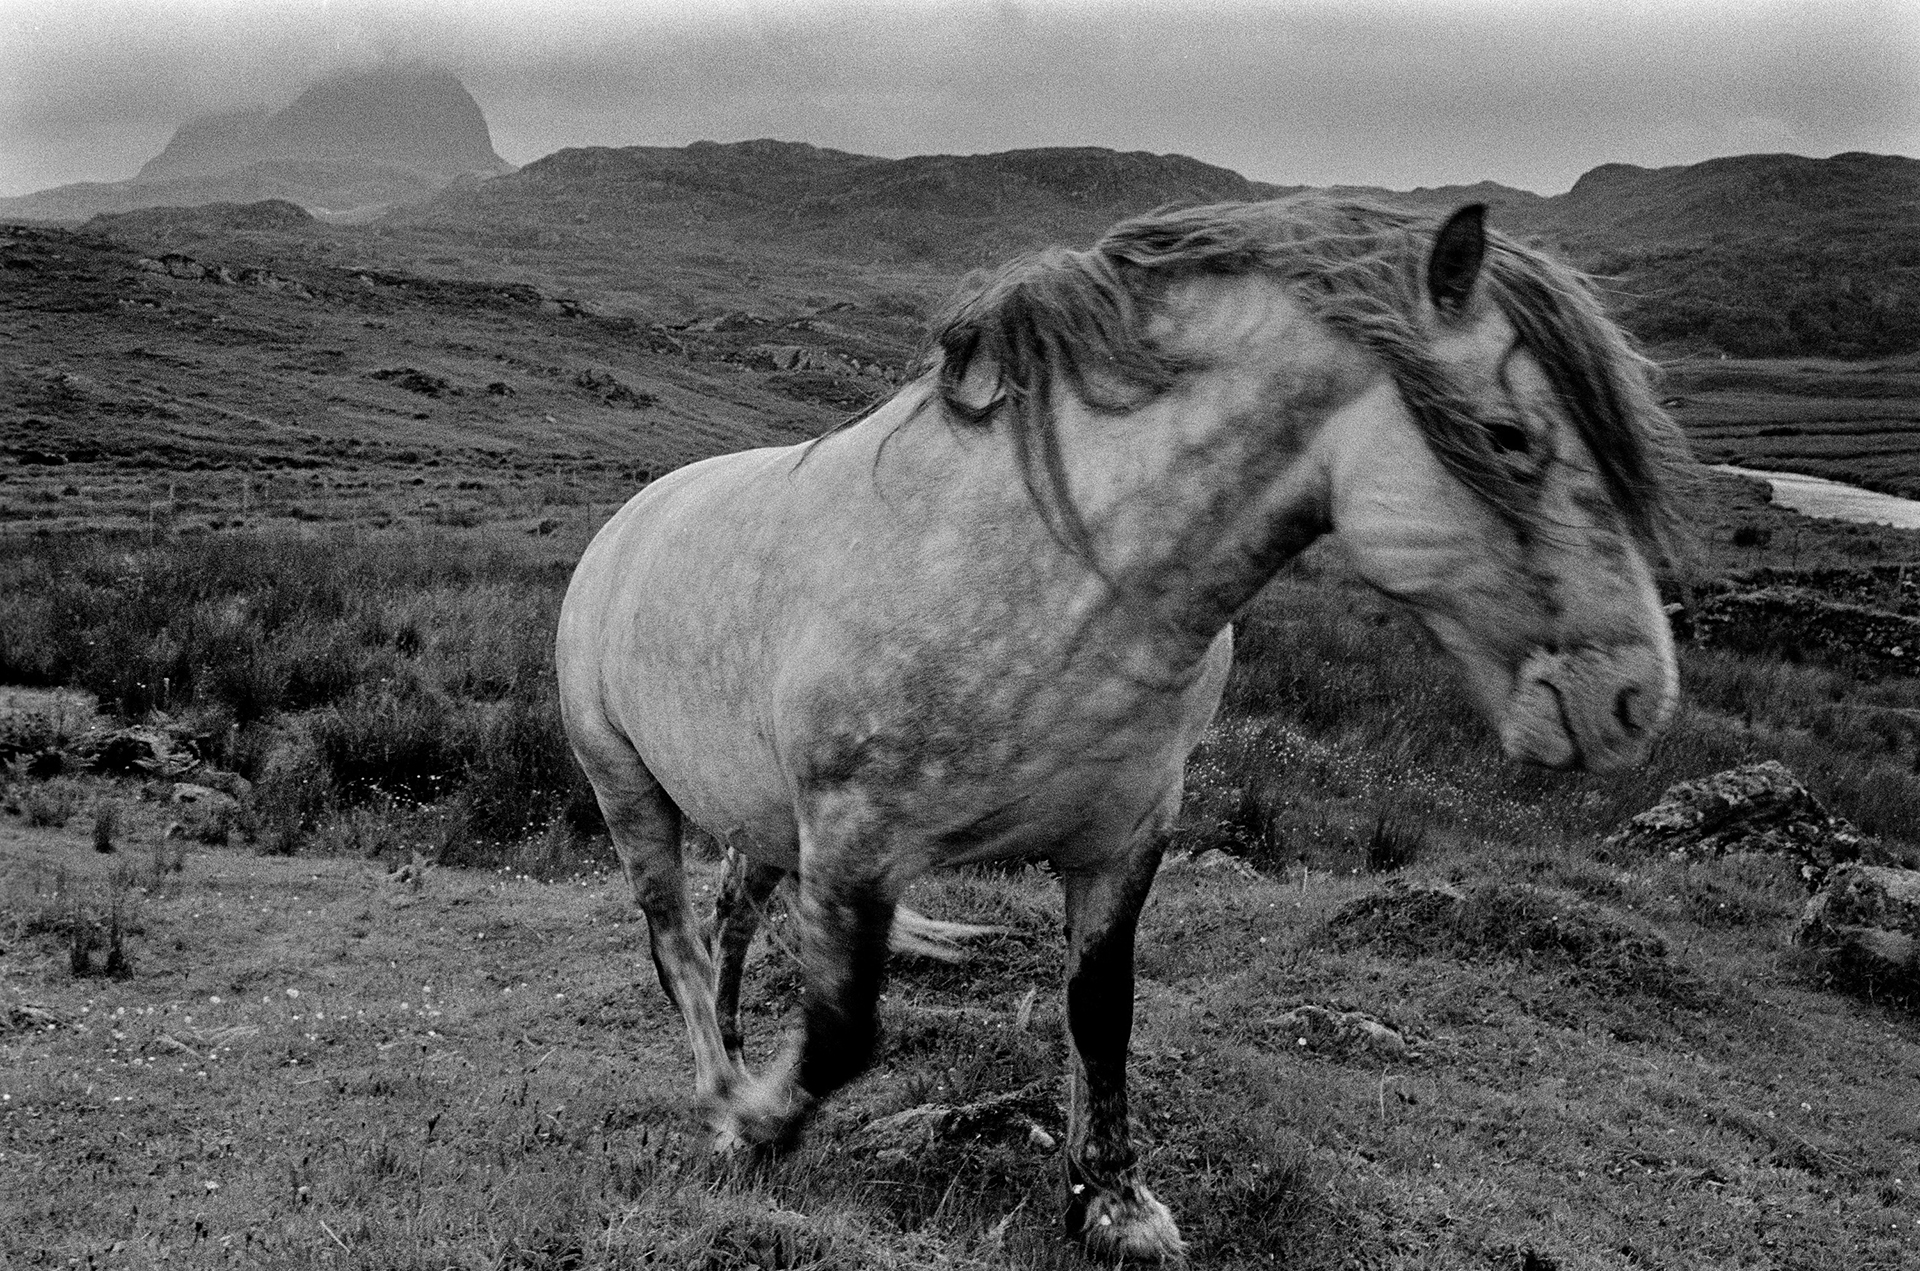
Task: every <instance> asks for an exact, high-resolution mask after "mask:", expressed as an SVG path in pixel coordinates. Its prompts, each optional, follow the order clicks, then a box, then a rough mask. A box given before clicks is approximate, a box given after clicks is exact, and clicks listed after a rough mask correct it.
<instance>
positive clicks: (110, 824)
mask: <svg viewBox="0 0 1920 1271" xmlns="http://www.w3.org/2000/svg"><path fill="white" fill-rule="evenodd" d="M119 832H120V805H119V804H118V803H115V802H114V801H113V800H112V799H101V800H99V801H98V802H96V803H95V804H94V805H93V850H94V851H96V852H111V851H112V850H113V846H114V844H113V840H114V836H115V835H116V834H118V833H119Z"/></svg>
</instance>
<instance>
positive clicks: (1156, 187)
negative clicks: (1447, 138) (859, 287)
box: [394, 141, 1920, 357]
mask: <svg viewBox="0 0 1920 1271" xmlns="http://www.w3.org/2000/svg"><path fill="white" fill-rule="evenodd" d="M1306 188H1308V187H1304V186H1277V185H1269V184H1265V183H1261V182H1256V181H1249V180H1247V179H1246V178H1244V177H1242V176H1240V175H1239V174H1238V173H1235V172H1230V171H1228V170H1226V169H1224V168H1217V167H1213V166H1211V165H1208V164H1205V163H1201V162H1199V161H1198V160H1195V159H1189V158H1186V157H1184V156H1180V155H1151V154H1140V153H1133V154H1123V153H1118V152H1115V151H1111V150H1099V149H1092V148H1080V149H1043V150H1018V151H1009V152H1006V153H1002V154H989V155H926V156H919V157H915V158H908V159H881V158H875V157H872V156H866V155H853V154H847V153H844V152H841V151H834V150H823V149H819V148H817V147H814V146H808V145H801V144H798V143H791V142H778V141H754V142H742V143H738V144H732V145H718V144H715V143H711V142H702V143H696V144H694V145H691V146H687V147H685V148H676V149H665V148H656V147H629V148H624V149H606V148H597V149H580V150H562V151H560V152H558V153H556V154H553V155H550V156H548V157H547V158H545V159H542V160H540V161H539V162H537V163H532V164H529V165H527V167H526V168H524V169H522V170H521V171H520V172H518V173H515V174H513V175H512V176H509V177H504V178H501V179H499V180H494V181H489V182H486V183H484V184H477V185H475V184H468V185H463V186H460V187H457V188H455V189H452V190H449V191H447V192H446V193H444V194H442V195H440V196H439V197H438V198H436V199H435V200H433V201H432V202H431V203H430V204H428V205H426V206H424V207H420V208H415V209H408V210H405V211H402V212H399V213H396V215H395V218H394V223H395V224H402V225H407V226H411V227H415V228H419V229H425V230H430V231H432V232H435V233H438V234H441V235H444V236H448V237H452V238H458V239H464V240H467V241H473V242H488V243H500V242H504V241H511V240H513V239H515V238H517V239H519V240H520V241H528V242H537V241H541V236H542V235H546V236H547V237H548V238H550V239H553V240H554V241H558V240H559V239H560V238H566V237H570V238H572V239H573V240H576V241H579V240H587V239H592V238H594V237H596V236H598V237H599V238H600V239H602V240H603V241H604V240H606V239H608V238H613V239H621V240H624V241H627V242H629V243H631V244H632V245H634V246H636V247H642V248H647V247H657V246H660V245H664V244H671V243H685V242H687V241H689V238H690V237H700V236H705V237H707V238H708V239H710V240H721V241H724V242H726V243H728V244H729V245H731V246H732V247H735V248H747V249H750V250H754V251H757V252H761V253H763V254H764V253H781V252H784V253H792V254H799V253H806V254H810V255H816V256H825V257H829V258H833V259H839V260H848V261H854V262H858V263H863V264H875V263H879V264H891V265H902V264H908V265H921V266H926V267H930V268H936V269H942V270H946V271H950V272H957V271H960V270H964V269H966V268H971V267H975V266H978V265H982V264H989V263H993V262H996V261H998V260H1001V259H1004V258H1005V257H1007V256H1009V255H1012V254H1014V253H1017V252H1019V251H1023V250H1029V249H1032V248H1035V247H1039V246H1043V245H1046V244H1051V243H1063V242H1064V243H1070V244H1084V243H1086V242H1089V241H1090V240H1092V239H1093V238H1095V237H1096V236H1097V235H1098V234H1099V233H1100V232H1101V231H1102V230H1103V229H1105V228H1106V227H1107V226H1108V225H1110V224H1112V223H1113V222H1114V221H1116V220H1118V219H1120V218H1122V217H1124V216H1127V215H1130V214H1133V213H1137V212H1141V211H1145V210H1148V209H1150V208H1153V207H1156V206H1159V205H1161V204H1165V203H1205V202H1216V201H1222V200H1237V199H1259V198H1274V197H1279V196H1282V195H1285V194H1291V193H1297V192H1299V191H1301V190H1304V189H1306ZM1331 192H1332V193H1335V194H1340V195H1347V196H1353V197H1359V198H1366V199H1372V200H1376V201H1382V202H1388V203H1396V204H1400V205H1403V206H1408V207H1414V208H1419V209H1423V210H1428V211H1440V210H1444V209H1447V208H1451V207H1457V206H1459V205H1461V204H1463V203H1468V202H1484V203H1487V204H1488V205H1489V206H1490V207H1491V209H1492V212H1493V219H1494V223H1495V224H1496V225H1498V226H1500V227H1501V228H1503V229H1505V230H1507V231H1508V232H1510V233H1516V234H1519V235H1522V236H1526V237H1532V238H1537V239H1541V240H1544V241H1546V242H1547V243H1548V244H1550V245H1552V246H1554V247H1556V248H1557V249H1559V250H1560V251H1562V252H1563V253H1564V254H1566V255H1567V256H1569V257H1570V258H1571V259H1572V260H1573V261H1574V262H1575V263H1577V264H1579V265H1581V266H1583V267H1585V268H1587V269H1589V270H1591V271H1594V272H1596V273H1598V274H1601V275H1604V276H1605V277H1606V278H1607V279H1608V280H1609V282H1610V283H1611V285H1612V289H1613V290H1614V292H1615V293H1616V296H1617V300H1618V303H1619V305H1620V308H1621V311H1622V313H1623V315H1624V316H1625V318H1626V320H1627V321H1628V324H1629V325H1630V326H1631V327H1632V328H1633V329H1634V330H1635V331H1636V333H1637V334H1638V335H1639V336H1640V337H1641V338H1642V339H1643V340H1646V341H1648V342H1650V343H1654V344H1658V345H1663V346H1671V347H1672V348H1673V349H1674V350H1675V351H1696V352H1698V351H1710V352H1727V353H1731V354H1735V355H1740V356H1755V357H1764V356H1782V355H1788V354H1797V355H1809V356H1830V357H1867V356H1882V355H1887V354H1894V353H1901V352H1909V351H1913V350H1916V349H1920V161H1916V160H1913V159H1905V158H1900V157H1897V156H1881V155H1864V154H1844V155H1838V156H1835V157H1834V158H1831V159H1806V158H1801V157H1798V156H1794V155H1741V156H1735V157H1731V158H1726V159H1714V160H1710V161H1708V162H1705V163H1699V164H1693V165H1691V166H1687V167H1676V168H1662V169H1654V170H1649V169H1643V168H1635V167H1630V166H1628V165H1624V164H1609V165H1605V166H1603V167H1599V168H1596V169H1594V170H1593V171H1591V172H1589V173H1587V174H1586V175H1585V176H1583V177H1582V178H1581V179H1580V180H1579V181H1578V182H1577V183H1576V184H1575V185H1574V187H1573V189H1571V190H1569V191H1568V192H1567V193H1565V194H1562V195H1556V196H1553V197H1551V198H1545V197H1541V196H1539V195H1536V194H1532V193H1529V192H1527V191H1524V190H1515V189H1512V188H1510V187H1506V186H1501V185H1498V184H1495V183H1493V182H1480V183H1478V184H1474V185H1455V186H1442V187H1436V188H1427V189H1419V190H1412V191H1394V190H1386V189H1381V188H1377V187H1367V186H1341V187H1336V188H1335V189H1334V190H1332V191H1331Z"/></svg>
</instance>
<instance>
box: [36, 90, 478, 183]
mask: <svg viewBox="0 0 1920 1271" xmlns="http://www.w3.org/2000/svg"><path fill="white" fill-rule="evenodd" d="M509 167H510V165H508V164H507V163H506V162H505V161H504V160H502V159H501V158H500V156H499V155H497V154H495V153H494V150H493V140H492V137H491V135H490V133H489V132H488V129H487V121H486V118H485V117H484V116H483V115H482V114H481V112H480V107H479V105H478V104H477V103H475V101H474V100H473V98H472V96H471V95H470V94H468V92H467V90H466V88H465V87H464V86H463V85H462V84H461V83H460V81H459V79H458V78H456V77H455V76H453V75H451V74H449V73H448V72H445V71H440V70H434V69H432V68H429V67H424V66H410V67H389V68H383V69H379V70H373V71H366V72H361V73H358V74H349V75H343V76H338V77H335V78H332V79H328V80H324V81H322V82H320V83H318V84H315V85H314V86H313V87H311V88H309V89H307V90H306V91H305V92H303V93H302V94H300V96H299V97H298V98H296V99H295V100H294V101H293V102H292V103H291V104H290V105H288V106H287V107H285V108H284V109H282V110H279V111H275V112H268V111H264V110H259V111H239V112H233V113H228V114H219V115H206V116H203V117H201V118H199V119H194V120H190V121H189V122H187V123H185V124H183V125H181V126H180V128H179V129H178V131H176V132H175V133H174V136H173V139H172V140H171V141H170V142H168V143H167V146H166V148H165V149H164V150H162V151H161V152H160V153H159V154H158V155H156V156H154V157H153V158H152V159H151V160H149V161H148V162H147V163H146V165H145V166H143V167H142V168H141V169H140V171H139V173H138V174H137V175H135V176H134V177H133V178H132V179H131V180H128V181H115V182H82V183H79V184H76V185H66V186H59V187H56V188H54V189H51V190H42V191H40V192H38V193H36V194H29V195H25V196H23V197H20V198H14V199H0V215H3V216H7V217H13V218H19V219H40V220H62V221H72V220H81V219H85V218H86V217H89V216H93V215H96V214H99V213H117V212H125V211H130V210H133V209H136V208H143V207H192V206H197V205H200V204H205V203H247V202H254V201H258V200H262V199H286V200H290V201H292V202H294V203H298V204H300V205H301V206H303V207H306V208H309V209H311V210H314V211H316V212H320V213H322V214H325V215H328V216H329V217H330V218H331V219H350V220H351V219H359V220H364V219H368V218H370V217H372V216H376V215H379V214H380V213H382V212H384V211H386V210H388V209H389V208H390V207H393V206H395V205H399V204H406V203H415V202H419V201H422V200H424V199H427V198H430V197H431V196H433V195H434V194H436V193H438V192H439V191H440V190H442V189H444V188H445V187H446V186H447V185H448V183H449V182H451V181H453V180H455V179H457V178H460V177H463V176H466V175H468V174H473V173H477V174H484V175H493V174H495V173H499V172H504V171H507V170H509Z"/></svg>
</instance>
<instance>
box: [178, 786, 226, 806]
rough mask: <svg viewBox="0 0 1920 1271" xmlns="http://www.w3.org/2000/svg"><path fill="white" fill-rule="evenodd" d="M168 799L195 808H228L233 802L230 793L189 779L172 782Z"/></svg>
mask: <svg viewBox="0 0 1920 1271" xmlns="http://www.w3.org/2000/svg"><path fill="white" fill-rule="evenodd" d="M170 801H171V802H174V803H184V804H186V805H187V806H188V807H196V808H222V807H225V808H230V807H232V806H233V804H234V799H233V796H232V795H230V794H224V793H222V792H221V791H219V790H215V789H214V788H213V787H212V786H203V785H196V784H194V783H193V782H191V781H176V782H174V783H173V794H172V795H171V796H170Z"/></svg>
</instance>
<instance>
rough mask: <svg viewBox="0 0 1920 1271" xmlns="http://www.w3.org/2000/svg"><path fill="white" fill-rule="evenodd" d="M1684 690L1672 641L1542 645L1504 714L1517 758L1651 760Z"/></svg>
mask: <svg viewBox="0 0 1920 1271" xmlns="http://www.w3.org/2000/svg"><path fill="white" fill-rule="evenodd" d="M1678 697H1679V690H1678V675H1677V671H1676V668H1675V665H1674V660H1673V650H1672V647H1671V646H1670V645H1669V646H1664V647H1656V646H1653V645H1647V644H1629V645H1621V646H1616V647H1614V648H1611V649H1591V648H1588V649H1574V650H1571V651H1567V652H1558V653H1549V652H1547V651H1545V650H1535V651H1534V652H1533V653H1532V654H1530V655H1528V657H1527V660H1526V661H1525V662H1524V663H1522V664H1521V667H1520V673H1519V675H1518V676H1517V677H1516V679H1515V681H1514V688H1513V692H1512V694H1511V695H1510V696H1509V697H1508V699H1507V707H1506V711H1505V714H1504V716H1503V717H1502V719H1501V721H1500V743H1501V745H1502V746H1503V747H1504V748H1505V749H1506V752H1507V755H1508V757H1509V758H1512V759H1519V760H1522V761H1524V762H1527V763H1536V764H1541V765H1543V766H1545V767H1548V768H1577V769H1582V770H1585V771H1587V772H1612V771H1615V770H1617V769H1620V768H1627V767H1631V766H1633V765H1634V764H1637V763H1639V762H1641V761H1642V760H1644V759H1645V758H1646V757H1647V753H1648V752H1649V751H1650V750H1652V749H1653V743H1654V742H1656V741H1658V740H1659V738H1660V734H1661V733H1663V732H1665V731H1666V728H1667V724H1668V723H1669V722H1670V721H1671V720H1672V718H1673V710H1674V705H1675V703H1676V702H1677V700H1678Z"/></svg>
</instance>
